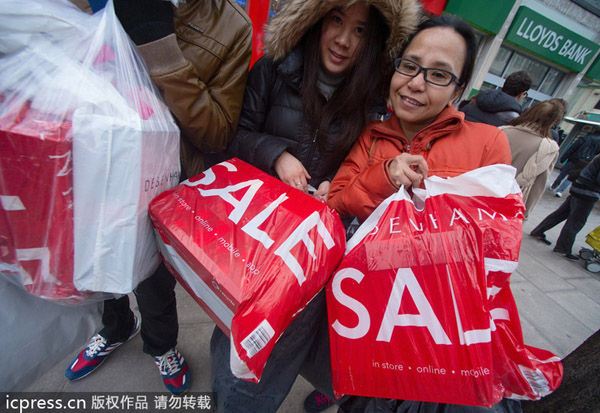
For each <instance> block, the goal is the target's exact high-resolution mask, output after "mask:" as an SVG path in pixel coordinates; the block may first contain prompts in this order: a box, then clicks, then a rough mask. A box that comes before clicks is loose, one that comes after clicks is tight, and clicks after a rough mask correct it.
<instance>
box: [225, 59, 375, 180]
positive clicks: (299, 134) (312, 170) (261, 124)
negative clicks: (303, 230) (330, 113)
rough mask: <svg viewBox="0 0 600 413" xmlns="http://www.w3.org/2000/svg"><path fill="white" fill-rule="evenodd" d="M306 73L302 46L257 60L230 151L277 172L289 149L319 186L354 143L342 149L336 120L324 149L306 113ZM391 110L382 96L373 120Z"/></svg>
mask: <svg viewBox="0 0 600 413" xmlns="http://www.w3.org/2000/svg"><path fill="white" fill-rule="evenodd" d="M302 72H303V55H302V51H301V49H298V48H297V49H294V50H293V51H292V52H291V53H289V54H288V55H287V56H286V57H285V58H284V59H283V60H281V61H280V62H274V61H273V60H272V59H270V58H269V57H263V58H261V59H260V60H259V61H258V62H256V64H255V65H254V66H253V67H252V70H251V71H250V75H249V78H248V83H247V85H246V93H245V95H244V103H243V106H242V114H241V117H240V121H239V124H238V132H237V135H236V137H235V139H234V140H233V142H232V143H231V145H230V146H229V149H228V150H229V152H230V153H231V155H233V156H236V157H238V158H240V159H242V160H244V161H246V162H248V163H250V164H252V165H254V166H256V167H258V168H260V169H262V170H263V171H265V172H268V173H270V174H271V175H273V176H275V171H274V169H273V166H274V164H275V161H276V160H277V158H279V156H280V155H281V154H282V153H283V152H284V151H287V152H289V153H290V154H292V155H294V156H295V157H296V158H297V159H298V160H299V161H300V162H302V165H303V166H304V168H306V170H307V171H308V173H309V174H310V175H311V179H310V180H309V184H311V185H312V186H314V187H315V188H317V187H318V186H319V184H320V183H321V182H322V181H325V180H329V181H330V180H331V179H333V176H334V174H335V172H336V170H337V168H338V167H339V165H340V164H341V163H342V161H343V160H344V158H345V157H346V155H347V153H348V151H349V149H350V147H351V144H352V142H348V144H347V145H345V148H346V149H345V150H343V151H340V150H338V149H337V148H338V145H337V143H338V140H339V136H340V131H341V128H340V124H339V122H336V121H334V122H333V124H332V125H331V127H330V129H329V133H328V135H327V141H326V142H325V144H324V145H323V150H320V149H319V147H318V145H317V142H316V140H315V136H313V135H314V134H311V133H310V132H309V127H308V124H307V123H306V122H305V120H304V118H303V115H302V100H301V98H300V85H301V84H302ZM385 112H386V107H385V102H384V101H383V99H382V101H381V105H378V106H377V107H374V108H373V109H372V110H371V113H370V119H371V120H374V119H376V118H377V117H378V116H382V115H383V114H385Z"/></svg>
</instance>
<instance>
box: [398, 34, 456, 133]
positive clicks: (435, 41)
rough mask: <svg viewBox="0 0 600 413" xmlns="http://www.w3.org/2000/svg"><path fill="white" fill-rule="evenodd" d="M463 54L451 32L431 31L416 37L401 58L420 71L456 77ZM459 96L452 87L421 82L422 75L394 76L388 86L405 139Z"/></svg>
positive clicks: (453, 85)
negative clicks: (440, 70)
mask: <svg viewBox="0 0 600 413" xmlns="http://www.w3.org/2000/svg"><path fill="white" fill-rule="evenodd" d="M466 50H467V48H466V43H465V40H464V39H463V37H462V36H461V35H459V34H458V33H456V32H455V31H454V30H452V29H450V28H447V27H433V28H430V29H425V30H423V31H422V32H420V33H418V34H417V35H416V36H415V37H414V38H413V40H412V41H411V42H410V44H409V45H408V47H407V48H406V50H405V51H404V54H403V55H402V57H404V58H407V59H411V60H412V61H414V62H417V63H418V64H420V65H421V66H423V67H427V68H438V69H444V70H448V71H450V72H452V73H454V74H455V75H456V76H458V77H460V75H461V73H462V69H463V64H464V61H465V54H466ZM460 92H461V90H460V88H459V87H458V86H457V85H456V84H455V83H451V84H450V85H448V86H436V85H432V84H431V83H427V82H425V78H424V73H423V72H421V73H419V74H418V75H417V76H416V77H409V76H405V75H402V74H400V73H398V72H394V76H393V77H392V82H391V84H390V100H391V102H392V106H393V108H394V113H395V114H396V116H397V117H398V119H400V125H401V126H402V130H403V131H404V134H405V135H406V136H407V137H408V138H409V139H412V137H413V136H414V135H416V134H417V132H419V131H420V130H421V129H423V128H424V127H426V126H427V125H429V124H430V123H432V122H433V121H434V120H435V118H436V117H437V116H438V115H439V114H440V112H441V111H442V110H444V108H446V107H447V106H450V105H451V104H452V101H453V100H454V99H456V97H457V96H458V95H459V94H460Z"/></svg>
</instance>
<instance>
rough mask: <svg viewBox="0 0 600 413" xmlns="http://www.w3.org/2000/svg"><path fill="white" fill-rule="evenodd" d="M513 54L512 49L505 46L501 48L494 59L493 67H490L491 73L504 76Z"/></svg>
mask: <svg viewBox="0 0 600 413" xmlns="http://www.w3.org/2000/svg"><path fill="white" fill-rule="evenodd" d="M511 55H512V50H509V49H506V48H504V47H502V48H500V50H499V51H498V54H497V55H496V59H494V63H492V67H490V73H493V74H495V75H496V76H502V74H503V73H504V69H505V68H506V64H507V63H508V60H509V59H510V56H511Z"/></svg>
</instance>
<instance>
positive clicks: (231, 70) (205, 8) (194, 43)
mask: <svg viewBox="0 0 600 413" xmlns="http://www.w3.org/2000/svg"><path fill="white" fill-rule="evenodd" d="M71 1H72V2H73V3H76V4H77V5H78V6H79V7H80V8H83V7H82V5H81V3H82V0H71ZM174 10H175V33H174V34H172V35H169V36H167V37H164V38H162V39H159V40H157V41H154V42H151V43H147V44H144V45H142V46H139V47H138V51H139V52H140V54H141V55H142V57H143V58H144V60H145V61H146V64H147V65H148V68H149V69H150V76H151V78H152V80H153V81H154V84H155V85H156V86H157V87H158V89H159V90H160V92H161V94H162V97H163V99H164V100H165V102H166V103H167V105H168V107H169V109H170V110H171V112H172V113H173V115H174V116H175V118H176V119H177V120H178V124H179V127H180V128H181V132H182V138H181V162H182V165H183V168H184V169H185V172H186V173H187V176H188V177H192V176H194V175H198V174H199V173H201V172H202V171H203V170H204V157H203V153H208V152H219V151H222V150H224V149H225V148H226V147H227V144H228V143H229V142H230V141H231V139H232V138H233V136H234V133H235V130H236V127H237V122H238V119H239V115H240V110H241V107H242V99H243V96H244V89H245V87H246V79H247V74H248V66H249V65H250V58H251V55H252V23H251V21H250V19H249V18H248V16H247V15H246V13H245V12H244V11H243V10H242V8H241V7H240V6H239V5H238V4H237V3H236V1H235V0H187V2H185V3H183V2H180V3H179V7H176V8H175V9H174Z"/></svg>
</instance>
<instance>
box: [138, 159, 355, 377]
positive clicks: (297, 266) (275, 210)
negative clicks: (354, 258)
mask: <svg viewBox="0 0 600 413" xmlns="http://www.w3.org/2000/svg"><path fill="white" fill-rule="evenodd" d="M150 216H151V218H152V220H153V223H154V225H155V227H156V229H157V233H158V235H157V239H158V243H159V249H160V252H161V254H162V256H163V258H164V260H165V263H166V265H167V267H168V268H169V270H170V271H171V272H172V273H173V274H174V276H175V277H176V278H177V279H178V280H179V281H180V283H181V284H182V285H183V286H184V287H185V288H186V290H187V291H188V292H189V293H190V294H191V295H192V296H193V297H194V298H195V300H196V301H197V302H198V303H199V304H200V306H202V308H204V309H205V310H206V312H207V313H208V314H209V315H210V316H211V318H212V319H213V320H214V321H215V322H216V323H217V325H219V327H220V328H221V329H222V330H223V331H224V332H225V333H226V334H228V335H229V336H230V338H231V343H232V345H231V348H232V356H231V369H232V372H233V373H234V374H235V375H236V376H238V377H241V378H244V379H248V380H251V381H258V380H259V379H260V375H261V373H262V370H263V368H264V365H265V363H266V361H267V359H268V357H269V354H270V353H271V350H272V349H273V346H274V345H275V342H276V341H277V339H278V338H279V337H280V336H281V334H282V333H283V332H284V330H285V329H286V327H287V326H288V325H289V324H290V323H291V321H292V320H293V319H294V318H295V317H296V316H297V315H298V314H299V313H300V311H301V310H302V309H303V308H304V307H305V306H306V305H307V304H308V302H309V301H310V300H311V299H312V298H313V297H314V296H315V295H316V294H317V293H318V292H319V291H320V290H321V289H322V288H323V286H324V285H325V283H326V281H327V280H328V278H329V277H330V276H331V274H332V273H333V271H334V269H335V267H336V266H337V265H338V264H339V262H340V260H341V258H342V255H343V252H344V247H345V233H344V227H343V225H342V222H341V220H340V219H339V217H338V215H337V213H336V212H335V211H333V210H331V209H330V208H328V207H327V205H326V204H324V203H322V202H320V201H317V200H316V199H314V198H313V197H311V196H309V195H306V194H304V193H303V192H301V191H298V190H297V189H294V188H292V187H290V186H288V185H286V184H284V183H282V182H281V181H279V180H278V179H275V178H273V177H271V176H270V175H268V174H266V173H264V172H262V171H260V170H259V169H257V168H255V167H253V166H251V165H249V164H247V163H245V162H243V161H241V160H239V159H235V158H234V159H231V160H229V161H226V162H222V163H220V164H218V165H215V166H213V167H212V168H210V169H208V170H206V171H205V172H204V173H203V174H202V175H199V176H197V177H195V178H192V179H189V180H187V181H185V182H183V183H182V184H180V185H178V186H177V187H175V188H174V189H172V190H169V191H166V192H164V193H163V194H161V195H160V196H158V197H157V198H156V199H154V200H153V201H152V203H151V204H150Z"/></svg>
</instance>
